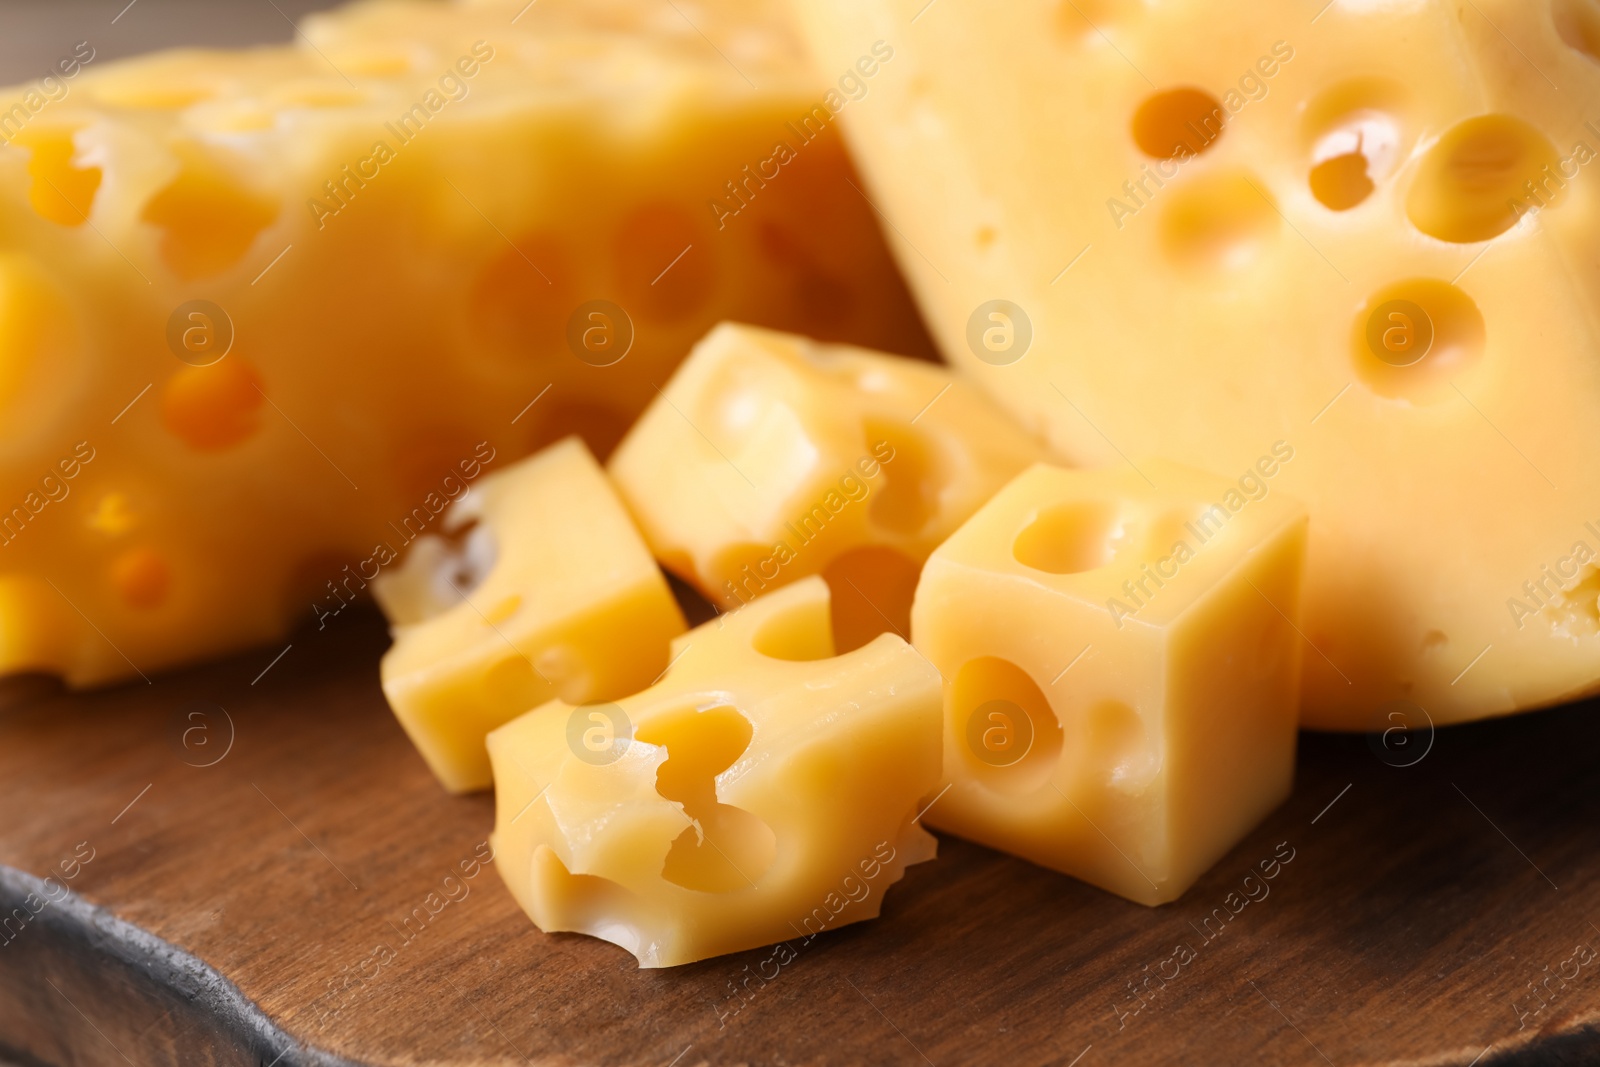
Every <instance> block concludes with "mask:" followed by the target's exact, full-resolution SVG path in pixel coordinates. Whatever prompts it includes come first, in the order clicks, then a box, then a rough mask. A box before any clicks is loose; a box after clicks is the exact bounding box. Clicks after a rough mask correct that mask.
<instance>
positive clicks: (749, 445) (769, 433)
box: [610, 323, 1039, 650]
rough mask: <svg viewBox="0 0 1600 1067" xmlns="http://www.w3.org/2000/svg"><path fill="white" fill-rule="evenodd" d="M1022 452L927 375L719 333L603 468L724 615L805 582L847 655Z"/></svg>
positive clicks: (969, 396)
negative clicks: (828, 592)
mask: <svg viewBox="0 0 1600 1067" xmlns="http://www.w3.org/2000/svg"><path fill="white" fill-rule="evenodd" d="M1038 458H1039V448H1038V446H1037V444H1036V443H1035V442H1034V441H1033V440H1032V439H1031V438H1029V437H1028V436H1027V435H1026V434H1024V433H1022V432H1021V431H1020V430H1018V429H1016V428H1015V427H1014V426H1013V425H1011V424H1010V422H1009V421H1008V420H1007V419H1006V418H1005V417H1004V416H1003V415H1001V414H1000V413H999V412H998V411H996V410H995V409H993V408H992V407H990V405H989V403H988V401H986V400H985V399H984V398H983V397H981V396H979V395H978V393H977V392H976V391H975V390H974V389H973V388H972V387H971V386H969V385H967V384H966V383H964V382H960V381H957V380H955V379H953V378H952V377H951V376H950V374H949V373H948V372H946V371H945V370H943V369H942V368H939V367H935V366H931V365H929V364H926V363H920V362H916V361H912V360H907V359H901V358H897V357H894V356H886V355H882V354H880V353H876V352H867V351H863V350H860V349H855V348H845V347H841V346H829V345H818V344H814V343H812V342H810V341H807V340H805V339H804V338H800V337H795V336H790V335H785V334H779V333H774V332H772V331H769V330H760V329H754V328H752V327H748V326H737V325H734V324H731V323H725V324H723V325H721V326H719V327H717V328H716V329H715V330H713V331H712V332H711V333H710V334H709V335H708V336H707V337H706V338H705V340H703V341H702V342H700V344H699V345H698V346H696V348H695V350H694V352H693V353H692V354H691V355H690V356H689V358H688V359H687V360H686V361H685V362H684V364H683V366H681V367H680V368H679V369H678V372H677V374H675V375H674V376H673V378H672V381H671V382H670V383H668V385H667V386H666V388H665V389H664V390H663V391H662V393H661V395H660V397H658V398H657V399H656V401H655V402H654V403H653V404H651V406H650V407H649V408H648V409H647V410H646V411H645V413H644V415H643V416H642V417H641V418H640V419H639V422H638V424H637V425H636V426H635V427H634V429H633V430H632V431H631V432H630V433H629V434H628V436H627V438H626V439H625V440H624V441H623V443H622V445H621V446H620V447H618V449H617V452H616V455H615V456H613V457H612V460H611V464H610V470H611V474H612V477H613V478H614V479H615V480H616V483H617V488H618V490H619V491H620V492H621V493H622V496H623V498H624V499H625V500H626V501H627V502H628V506H629V507H630V508H631V509H632V511H633V514H634V515H635V517H637V518H638V520H639V524H640V526H641V527H642V528H643V529H644V532H645V537H646V539H647V540H648V541H649V542H650V547H651V549H652V550H653V551H654V552H655V553H656V557H657V558H658V559H660V560H661V561H662V562H663V564H665V565H666V567H667V568H668V569H669V570H672V571H674V572H676V573H677V574H679V575H680V576H682V577H683V578H685V579H686V580H688V581H690V582H692V583H693V584H694V585H695V586H696V587H697V588H699V589H700V591H701V592H702V593H704V594H705V595H706V596H707V597H709V598H710V599H712V600H714V601H716V602H717V603H720V604H721V605H723V606H724V607H732V606H735V605H738V604H740V603H744V602H746V601H749V600H752V599H754V598H755V597H757V596H759V595H760V594H762V593H763V592H766V591H767V590H769V589H773V588H777V587H779V586H782V585H784V584H786V583H788V582H792V581H794V580H795V579H797V578H801V577H804V576H806V575H811V574H821V575H822V576H823V577H824V578H826V579H827V581H828V584H829V586H830V587H831V588H832V590H833V628H834V636H835V639H836V640H837V641H838V644H839V647H840V648H842V649H846V650H848V649H852V648H857V647H859V646H861V645H863V644H865V643H867V642H868V641H870V640H871V639H872V638H873V637H876V636H877V635H878V634H880V633H883V632H885V631H893V632H896V633H898V634H900V635H901V636H902V637H905V636H906V635H907V633H908V632H909V631H908V629H907V621H908V612H909V611H910V608H911V595H912V592H913V591H914V590H915V588H916V583H917V572H918V570H919V569H920V568H921V566H922V561H923V560H924V559H926V558H927V556H928V553H929V552H931V551H933V549H934V547H935V546H936V545H938V544H939V542H940V541H943V540H944V539H945V538H946V537H948V536H949V535H950V533H951V532H952V531H954V530H955V528H956V527H957V526H959V525H960V524H961V522H962V521H963V520H964V519H966V518H967V516H969V515H971V514H972V513H973V511H975V510H977V508H978V506H979V505H981V504H982V503H983V502H984V501H985V500H987V499H988V498H989V496H990V494H992V493H993V492H994V491H995V490H996V489H998V488H1000V486H1002V485H1004V484H1005V483H1006V481H1007V480H1009V479H1010V478H1011V477H1012V475H1014V474H1016V473H1017V472H1018V471H1020V470H1022V469H1023V468H1024V467H1026V466H1027V465H1028V464H1030V463H1032V462H1034V461H1035V460H1037V459H1038Z"/></svg>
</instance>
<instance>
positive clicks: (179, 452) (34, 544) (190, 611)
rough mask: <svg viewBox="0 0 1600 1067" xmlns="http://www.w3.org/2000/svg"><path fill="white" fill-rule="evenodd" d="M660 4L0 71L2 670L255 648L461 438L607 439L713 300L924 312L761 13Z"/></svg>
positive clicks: (425, 498) (758, 310) (845, 333)
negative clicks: (76, 462) (27, 74)
mask: <svg viewBox="0 0 1600 1067" xmlns="http://www.w3.org/2000/svg"><path fill="white" fill-rule="evenodd" d="M679 6H680V8H681V10H677V9H675V8H674V7H673V6H672V5H670V4H663V3H660V2H659V0H539V2H538V3H537V4H531V5H530V4H528V3H527V2H526V0H493V2H484V3H477V4H469V3H454V4H452V3H420V2H411V0H376V2H368V3H361V4H358V5H356V6H353V7H351V8H349V9H346V10H342V11H336V12H332V13H326V14H318V15H315V16H311V17H309V18H307V19H306V20H305V22H304V23H303V24H302V26H301V28H300V30H301V32H300V33H299V34H298V35H297V37H296V41H295V43H294V44H292V45H288V46H283V47H272V48H257V49H251V50H247V51H239V52H222V51H194V50H186V51H175V52H165V53H161V54H158V55H153V56H148V57H144V58H137V59H131V60H126V61H119V62H109V61H107V60H106V59H104V58H96V57H95V54H94V49H93V46H92V45H90V44H86V45H85V46H83V47H82V48H80V49H79V50H78V52H76V53H74V56H75V58H71V59H66V60H63V61H62V63H61V64H60V65H59V66H58V68H57V70H58V72H64V71H70V74H67V73H58V74H56V75H54V76H53V77H54V80H53V81H51V82H50V83H49V84H48V85H45V86H43V87H42V88H41V84H40V83H34V84H30V85H27V86H18V87H16V88H14V89H10V90H0V140H3V141H6V142H9V147H7V148H5V149H4V150H0V234H3V235H4V237H3V241H0V245H3V247H0V446H3V447H0V518H7V519H9V520H10V521H9V523H8V524H5V525H4V536H0V587H3V588H5V589H6V590H7V592H6V593H5V594H4V595H0V671H16V670H26V669H37V670H44V671H50V672H55V673H59V674H62V675H64V676H65V677H66V679H67V680H68V682H69V683H71V684H73V685H88V684H94V683H100V682H108V681H114V680H117V679H121V678H130V677H132V678H137V677H138V676H139V674H140V673H141V672H142V673H143V674H145V675H150V674H153V673H154V672H156V671H157V669H159V668H165V667H168V666H171V665H174V664H178V663H182V662H186V661H190V660H194V659H197V658H200V657H203V656H208V655H213V654H217V653H220V652H223V651H226V650H231V649H237V648H240V647H243V646H247V645H250V644H253V643H264V642H268V641H272V640H279V642H280V646H281V637H282V635H283V634H284V632H285V631H286V630H288V629H289V628H290V627H291V626H294V625H300V624H304V623H308V622H314V621H315V620H317V619H318V618H321V617H322V616H323V615H324V614H325V613H326V612H327V611H331V610H334V609H337V608H339V606H340V605H341V604H342V602H343V601H342V600H340V599H335V597H334V596H333V594H332V593H331V591H330V589H329V583H330V582H331V583H333V584H334V585H335V586H337V585H339V584H340V583H341V582H342V580H343V570H344V568H346V567H348V568H349V569H350V570H351V571H352V572H353V571H356V570H359V569H363V568H364V569H365V570H366V571H367V572H368V573H369V574H370V572H371V565H370V564H369V563H367V561H369V560H370V559H371V558H372V557H373V556H374V548H375V546H386V547H384V548H383V551H384V552H385V553H398V552H399V551H400V550H401V549H402V548H403V547H404V540H405V537H404V535H400V534H397V533H396V532H395V528H401V527H403V525H404V523H403V522H402V520H403V518H404V517H406V516H410V515H412V514H414V513H415V511H416V509H418V508H420V507H423V506H424V504H425V502H430V501H431V500H432V499H435V498H437V497H438V496H439V495H440V492H441V485H440V483H441V480H442V479H443V478H445V477H446V476H448V475H453V474H456V469H457V466H458V464H459V463H460V462H462V461H463V460H470V459H471V458H472V457H473V455H474V453H475V450H476V449H477V447H478V446H479V443H480V442H484V443H486V445H487V446H488V448H489V449H493V450H496V451H497V453H498V455H499V457H500V459H499V462H500V463H502V464H504V463H506V462H510V461H513V460H515V459H517V458H519V457H521V456H523V455H526V454H528V453H529V452H531V451H533V450H535V449H536V448H538V447H540V446H542V445H544V444H547V443H549V442H551V441H554V440H557V439H559V438H561V437H563V436H565V435H566V434H569V433H573V432H581V433H582V434H583V435H584V436H585V437H586V439H587V440H588V441H589V442H590V444H591V445H592V446H593V447H594V448H595V449H596V451H597V452H600V453H601V454H604V453H605V452H606V451H607V450H608V449H609V448H610V447H611V446H612V445H614V444H615V442H616V440H617V439H618V438H619V437H620V436H621V434H622V432H623V430H624V429H625V428H626V427H627V426H628V425H629V423H630V422H631V421H632V418H633V416H634V415H635V414H637V412H638V411H639V410H640V409H641V408H643V406H644V405H645V403H646V401H647V400H649V399H651V398H653V397H654V396H655V392H654V389H653V388H652V383H653V382H655V383H659V382H663V381H665V380H666V378H667V377H668V375H669V374H670V372H671V368H672V367H673V365H674V364H675V363H676V362H677V361H678V360H679V359H681V358H682V356H683V354H684V353H685V352H687V351H688V349H689V347H690V346H691V345H692V343H693V342H694V341H695V340H696V339H698V338H699V337H701V336H702V335H703V334H704V333H705V331H706V330H708V329H709V328H710V327H711V326H712V325H713V324H715V323H716V322H717V321H719V320H721V319H723V318H725V317H728V316H738V317H741V318H746V319H750V320H752V321H757V322H765V323H768V324H771V325H774V326H780V327H785V328H799V327H801V326H804V327H806V328H808V329H812V330H814V331H816V332H818V333H819V334H821V335H824V336H828V337H832V338H835V339H840V340H854V341H857V342H860V343H866V344H876V345H880V346H889V347H896V346H906V348H905V350H907V351H916V350H919V349H920V348H922V347H925V346H926V342H925V340H920V339H919V338H922V336H923V335H922V334H921V333H920V327H919V325H918V320H917V318H916V314H915V312H914V311H913V309H912V307H911V304H910V299H909V297H908V296H907V295H906V293H905V290H904V286H903V283H902V282H901V281H900V279H899V276H898V273H897V272H896V271H895V269H894V266H893V264H892V263H891V262H890V259H889V254H888V252H887V250H886V249H885V248H884V247H883V244H882V242H881V239H880V237H879V235H878V233H877V230H876V226H877V223H876V221H875V216H874V214H873V212H872V209H871V207H870V206H869V205H868V204H867V202H866V201H864V200H863V199H862V198H861V195H860V194H859V193H858V192H857V191H856V189H855V188H852V186H851V181H853V180H854V179H853V177H852V173H851V170H850V167H849V163H848V160H847V158H846V156H845V153H844V150H843V147H842V145H841V143H840V137H839V135H838V134H837V133H835V132H834V129H833V126H834V122H833V120H832V117H831V115H830V114H828V113H827V112H826V111H824V118H823V119H818V118H817V117H816V116H815V115H814V114H813V113H812V111H811V109H812V105H813V104H814V103H815V102H816V101H817V100H818V99H820V98H822V96H823V95H824V93H825V91H826V87H827V83H828V79H825V78H820V77H817V76H814V75H813V73H812V72H811V69H810V67H809V65H808V64H807V63H806V62H805V61H804V59H803V57H802V55H801V52H800V49H799V48H798V46H797V43H796V40H795V38H794V35H793V34H792V32H791V31H790V29H789V27H788V24H787V22H786V21H785V20H784V19H783V18H782V17H780V14H779V13H778V12H777V11H776V10H775V9H774V5H773V3H772V2H771V0H759V2H753V3H752V2H747V0H706V2H698V3H695V4H692V5H679ZM130 17H132V16H131V15H130ZM808 120H809V121H808ZM791 122H793V123H794V127H793V128H791V126H790V123H791ZM780 143H782V144H784V145H786V146H787V147H786V148H785V149H784V151H783V152H782V153H777V152H776V147H777V146H778V145H779V144H780ZM775 155H779V156H781V157H782V162H781V163H773V162H772V160H773V158H774V156H775ZM762 174H765V175H766V177H764V178H763V177H761V175H762ZM80 446H81V451H82V452H83V454H89V453H91V452H92V453H93V455H94V457H95V458H94V459H93V461H92V463H85V465H84V467H83V472H82V474H81V475H80V476H78V477H76V478H75V479H72V480H69V479H67V478H64V477H63V476H62V474H61V471H60V469H59V466H58V465H59V464H61V463H62V462H64V461H72V460H73V458H74V450H75V449H79V448H80ZM80 462H81V460H80ZM457 476H458V477H459V475H457ZM47 478H48V479H49V480H48V481H46V480H45V479H47ZM430 510H431V507H430ZM106 514H115V515H116V516H117V517H118V521H116V522H100V521H98V517H100V516H102V515H106ZM391 524H393V528H392V527H391ZM430 528H431V527H430ZM130 561H131V562H130ZM57 609H59V610H57ZM286 666H290V667H291V668H292V661H290V663H288V664H286Z"/></svg>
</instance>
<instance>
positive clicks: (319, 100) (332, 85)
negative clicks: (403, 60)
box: [268, 79, 367, 108]
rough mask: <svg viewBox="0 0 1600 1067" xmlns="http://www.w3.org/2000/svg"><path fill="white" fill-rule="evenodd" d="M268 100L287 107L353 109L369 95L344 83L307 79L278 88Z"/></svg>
mask: <svg viewBox="0 0 1600 1067" xmlns="http://www.w3.org/2000/svg"><path fill="white" fill-rule="evenodd" d="M268 99H269V100H271V101H272V102H273V103H275V104H281V105H283V106H285V107H312V108H325V107H352V106H354V105H356V104H359V103H361V102H363V101H365V100H366V99H367V94H366V93H364V92H362V91H361V90H360V89H354V88H351V87H350V86H349V85H346V84H345V83H344V82H343V81H334V80H320V79H305V80H302V81H296V82H290V83H288V84H286V85H281V86H278V87H277V88H275V89H273V91H272V92H271V93H270V94H269V95H268Z"/></svg>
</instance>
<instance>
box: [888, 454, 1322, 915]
mask: <svg viewBox="0 0 1600 1067" xmlns="http://www.w3.org/2000/svg"><path fill="white" fill-rule="evenodd" d="M1141 472H1142V473H1141ZM1146 478H1148V481H1146ZM1252 484H1259V483H1252ZM1305 540H1306V516H1305V511H1304V509H1303V508H1302V507H1301V506H1300V505H1299V504H1297V503H1295V502H1293V501H1291V500H1289V499H1288V498H1287V497H1285V496H1283V495H1282V494H1280V493H1277V492H1268V493H1265V494H1264V495H1263V494H1260V493H1256V492H1254V491H1247V490H1243V489H1241V487H1240V485H1239V484H1238V483H1236V482H1231V481H1226V480H1223V479H1219V478H1216V477H1213V476H1211V475H1207V474H1200V473H1197V472H1195V471H1191V470H1188V469H1186V468H1184V467H1180V466H1177V465H1174V464H1171V463H1166V462H1158V461H1149V462H1141V464H1140V466H1139V469H1138V470H1133V469H1129V468H1128V467H1125V466H1124V467H1120V468H1113V469H1104V470H1093V471H1082V470H1074V471H1068V470H1062V469H1060V468H1057V467H1051V466H1047V465H1044V464H1040V465H1039V466H1036V467H1033V468H1032V469H1030V470H1028V471H1027V472H1026V473H1024V474H1022V475H1021V476H1019V477H1018V478H1017V479H1016V480H1015V481H1013V482H1012V483H1011V484H1010V485H1008V486H1006V487H1005V489H1003V490H1001V491H1000V493H998V494H997V495H996V496H995V497H994V499H993V500H991V501H990V502H989V503H988V504H986V505H985V506H984V507H983V509H982V510H981V511H979V512H978V513H977V514H976V515H974V516H973V517H972V519H971V520H969V521H968V522H967V523H966V525H964V526H962V528H961V529H960V530H959V531H958V532H957V533H956V534H955V536H953V537H951V538H950V540H948V541H946V542H945V543H944V544H943V545H941V546H940V547H939V549H938V550H937V551H936V552H934V554H933V556H932V557H931V558H929V560H928V564H927V567H926V568H924V570H923V574H922V581H921V583H920V584H919V585H918V586H917V599H916V606H915V607H914V608H913V610H912V616H911V628H912V633H913V637H914V640H915V642H916V647H917V650H918V651H920V652H921V653H922V654H923V655H925V656H927V657H928V659H929V660H930V661H931V662H932V663H933V665H934V666H935V667H937V668H938V669H939V671H940V673H941V674H942V675H943V676H944V692H945V743H944V744H945V763H944V766H945V776H946V778H947V779H948V780H949V781H950V782H951V783H953V784H952V786H951V788H950V791H949V792H948V793H946V794H945V795H944V796H943V797H941V798H940V799H939V801H938V803H937V804H935V805H934V806H933V807H932V808H931V809H930V810H929V811H928V814H927V816H926V818H927V821H928V822H930V823H931V824H933V825H934V826H936V827H938V828H940V829H943V830H948V831H950V832H951V833H954V834H958V835H960V836H961V837H965V838H968V839H970V840H973V841H978V842H980V843H982V844H985V845H989V846H991V847H993V848H997V849H1001V850H1003V851H1006V852H1011V853H1014V854H1016V855H1018V856H1022V857H1024V858H1025V859H1029V860H1032V861H1033V862H1035V863H1038V864H1041V865H1043V866H1045V867H1050V868H1053V869H1054V870H1058V871H1062V872H1065V873H1066V874H1070V875H1072V876H1073V877H1075V878H1081V879H1083V880H1084V881H1086V882H1091V883H1093V884H1094V885H1097V886H1100V887H1101V888H1103V889H1108V890H1110V891H1111V892H1113V893H1116V894H1119V895H1120V896H1124V897H1127V898H1128V899H1129V900H1135V901H1138V902H1139V903H1142V904H1161V903H1165V902H1167V901H1170V900H1175V899H1176V898H1177V897H1178V896H1179V895H1181V894H1182V893H1183V891H1184V890H1185V889H1187V888H1188V887H1189V886H1190V885H1191V884H1192V883H1193V882H1194V880H1195V879H1196V878H1198V877H1199V876H1200V875H1201V874H1202V873H1203V872H1204V871H1205V870H1206V868H1208V867H1210V866H1211V865H1212V864H1213V863H1215V862H1216V861H1217V860H1218V859H1220V858H1221V857H1222V856H1223V854H1224V853H1226V852H1227V851H1228V849H1229V848H1231V847H1232V846H1233V845H1234V844H1235V843H1237V842H1238V841H1239V839H1240V838H1241V837H1243V836H1244V835H1245V834H1246V833H1248V832H1249V831H1250V830H1251V829H1252V828H1253V827H1254V826H1255V825H1256V824H1257V823H1258V822H1259V821H1260V820H1261V818H1262V817H1263V816H1265V815H1266V814H1267V813H1268V812H1269V811H1271V810H1272V809H1273V808H1275V807H1276V806H1277V805H1278V804H1279V803H1280V802H1281V801H1282V800H1283V799H1284V798H1285V797H1287V796H1288V795H1289V787H1290V783H1291V779H1292V777H1293V773H1294V753H1295V712H1296V701H1297V694H1298V688H1297V686H1298V685H1299V681H1300V663H1301V657H1302V649H1301V643H1302V642H1301V638H1300V636H1299V634H1298V633H1297V630H1296V624H1295V623H1294V621H1293V620H1294V619H1295V618H1296V617H1297V615H1298V612H1299V606H1300V572H1301V564H1302V556H1303V554H1304V551H1305Z"/></svg>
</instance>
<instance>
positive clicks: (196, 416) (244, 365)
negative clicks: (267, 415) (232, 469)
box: [161, 353, 263, 452]
mask: <svg viewBox="0 0 1600 1067" xmlns="http://www.w3.org/2000/svg"><path fill="white" fill-rule="evenodd" d="M262 399H263V397H262V391H261V377H260V376H259V375H258V374H257V373H256V371H255V368H254V367H252V366H251V365H250V364H249V362H247V361H246V360H245V359H244V358H243V357H241V356H239V355H238V354H237V353H235V354H233V355H232V356H231V357H230V358H228V359H224V360H222V361H221V362H220V363H213V364H211V365H209V366H206V367H184V368H183V369H181V370H179V371H178V372H177V373H175V374H173V376H172V377H171V378H169V379H167V384H166V385H165V386H163V387H162V390H161V421H162V423H163V424H164V425H165V426H166V428H167V429H168V430H170V431H171V432H172V434H173V435H174V436H175V437H177V438H178V439H179V440H181V441H182V442H183V443H184V444H186V445H188V446H189V447H190V448H193V449H195V450H197V451H201V452H220V451H222V450H223V449H225V448H231V447H232V446H234V445H236V444H239V443H240V442H241V441H244V440H246V439H247V438H249V437H251V436H253V435H254V434H255V432H256V429H257V427H258V424H259V420H258V417H257V416H258V412H259V409H260V407H261V403H262Z"/></svg>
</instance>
